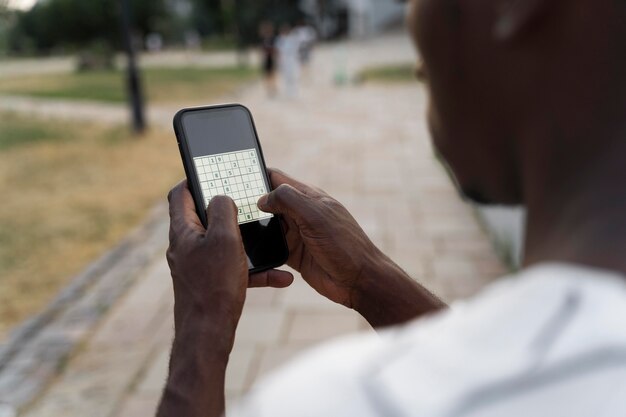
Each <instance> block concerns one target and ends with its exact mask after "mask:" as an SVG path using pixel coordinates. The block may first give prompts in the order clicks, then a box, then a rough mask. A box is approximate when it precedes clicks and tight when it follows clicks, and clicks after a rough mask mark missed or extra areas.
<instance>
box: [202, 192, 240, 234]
mask: <svg viewBox="0 0 626 417" xmlns="http://www.w3.org/2000/svg"><path fill="white" fill-rule="evenodd" d="M206 217H207V231H208V230H209V229H212V230H215V229H220V228H223V229H225V230H228V231H233V232H234V231H235V230H236V231H239V227H238V225H237V206H236V205H235V202H234V201H233V200H232V199H231V198H230V197H228V196H225V195H218V196H215V197H213V198H212V199H211V201H210V202H209V205H208V207H207V209H206Z"/></svg>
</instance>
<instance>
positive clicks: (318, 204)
mask: <svg viewBox="0 0 626 417" xmlns="http://www.w3.org/2000/svg"><path fill="white" fill-rule="evenodd" d="M270 176H271V180H272V184H273V185H274V187H276V189H275V190H274V191H273V192H271V193H270V194H268V195H267V196H265V197H263V198H261V199H260V200H259V208H260V209H261V210H263V211H266V212H270V213H275V214H281V215H282V216H283V219H284V224H285V228H286V231H287V242H288V244H289V251H290V256H289V261H288V264H289V266H291V267H292V268H294V269H296V270H297V271H299V272H300V273H301V274H302V277H303V278H304V279H305V280H306V281H307V282H308V283H309V285H311V286H312V287H313V288H314V289H315V290H316V291H317V292H319V293H320V294H322V295H323V296H325V297H327V298H328V299H330V300H332V301H335V302H337V303H340V304H343V305H345V306H346V307H349V308H353V309H355V310H356V311H358V312H359V313H361V315H363V317H364V318H365V319H366V320H367V321H368V322H369V323H370V324H371V325H372V326H373V327H381V326H387V325H393V324H400V323H404V322H406V321H409V320H411V319H414V318H416V317H419V316H421V315H423V314H427V313H430V312H433V311H437V310H439V309H441V308H444V307H445V304H444V303H443V302H442V301H441V300H439V299H438V298H437V297H435V296H434V295H433V294H432V293H431V292H430V291H428V290H427V289H425V288H424V287H422V286H421V285H419V284H418V283H417V282H415V281H414V280H413V279H412V278H411V277H409V276H408V275H407V274H406V273H405V272H404V271H403V270H402V269H401V268H400V267H399V266H398V265H396V264H395V263H394V262H392V261H391V260H390V259H389V258H388V257H387V256H385V255H384V254H383V253H382V252H381V251H380V250H379V249H378V248H377V247H376V246H375V245H374V244H373V243H372V241H371V240H370V239H369V238H368V237H367V235H366V234H365V232H364V231H363V230H362V229H361V227H360V226H359V225H358V223H357V222H356V220H355V219H354V218H353V217H352V216H351V215H350V213H349V212H348V211H347V210H346V208H345V207H344V206H342V205H341V204H340V203H339V202H337V201H336V200H335V199H333V198H331V197H330V196H329V195H328V194H326V193H325V192H323V191H322V190H319V189H317V188H315V187H311V186H308V185H306V184H303V183H301V182H299V181H297V180H295V179H293V178H291V177H289V176H287V175H286V174H284V173H282V172H280V171H277V170H270ZM390 204H392V203H390Z"/></svg>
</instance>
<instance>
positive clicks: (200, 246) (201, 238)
mask: <svg viewBox="0 0 626 417" xmlns="http://www.w3.org/2000/svg"><path fill="white" fill-rule="evenodd" d="M168 199H169V202H170V218H171V221H170V246H169V249H168V251H167V260H168V263H169V266H170V269H171V272H172V278H173V283H174V302H175V305H174V326H175V338H174V345H173V348H172V357H171V361H170V376H169V379H168V383H167V386H166V389H165V393H164V395H163V399H162V402H161V406H160V408H159V414H158V415H159V416H169V415H172V416H174V415H184V416H187V417H193V416H220V415H222V413H223V411H224V373H225V370H226V364H227V362H228V355H229V354H230V351H231V349H232V346H233V343H234V338H235V330H236V328H237V323H238V322H239V318H240V317H241V312H242V309H243V305H244V301H245V298H246V289H247V288H248V287H262V286H271V287H279V288H280V287H286V286H288V285H290V284H291V282H292V281H293V276H292V275H291V274H290V273H288V272H284V271H277V270H271V271H266V272H262V273H259V274H255V275H252V276H250V277H248V262H247V258H246V254H245V251H244V247H243V242H242V240H241V233H240V231H239V226H238V225H237V215H236V213H237V208H236V206H235V203H234V202H233V201H232V200H231V199H230V198H228V197H225V196H219V197H215V198H214V199H213V200H212V201H211V203H210V204H209V207H208V208H207V218H208V225H207V228H206V229H205V228H204V226H203V225H202V223H201V222H200V219H199V218H198V216H197V214H196V211H195V206H194V203H193V199H192V197H191V194H190V192H189V189H188V188H187V183H186V182H181V183H180V184H178V185H177V186H176V187H175V188H174V189H173V190H172V191H171V192H170V194H169V196H168Z"/></svg>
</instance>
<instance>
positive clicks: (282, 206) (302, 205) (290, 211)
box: [257, 184, 311, 221]
mask: <svg viewBox="0 0 626 417" xmlns="http://www.w3.org/2000/svg"><path fill="white" fill-rule="evenodd" d="M257 205H258V207H259V209H261V210H263V211H264V212H266V213H272V214H284V215H287V216H289V217H291V218H293V219H294V220H296V221H298V220H302V219H303V218H305V217H306V212H307V211H308V210H310V205H311V203H310V201H309V198H308V197H307V196H306V195H305V194H303V193H302V192H300V191H298V190H296V189H295V188H294V187H292V186H291V185H288V184H282V185H280V186H279V187H278V188H276V189H275V190H274V191H272V192H271V193H269V194H266V195H264V196H263V197H261V198H260V199H259V201H258V203H257Z"/></svg>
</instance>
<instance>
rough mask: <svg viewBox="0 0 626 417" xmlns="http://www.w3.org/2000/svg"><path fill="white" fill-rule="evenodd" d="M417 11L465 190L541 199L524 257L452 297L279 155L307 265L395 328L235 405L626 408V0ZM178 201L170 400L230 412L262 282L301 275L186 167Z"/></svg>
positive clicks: (321, 282) (452, 162)
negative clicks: (251, 289)
mask: <svg viewBox="0 0 626 417" xmlns="http://www.w3.org/2000/svg"><path fill="white" fill-rule="evenodd" d="M409 26H410V28H411V33H412V36H413V37H414V39H415V41H416V43H417V46H418V48H419V50H420V53H421V56H422V58H423V60H424V73H425V75H426V77H427V82H428V86H429V93H430V106H429V112H428V119H429V123H430V126H431V132H432V137H433V141H434V144H435V146H436V148H437V149H438V151H439V152H440V153H441V154H442V156H443V157H444V159H445V160H446V161H447V163H448V164H449V166H450V168H451V169H452V171H453V172H454V174H455V176H456V178H457V180H458V184H459V187H460V189H461V191H462V192H463V194H464V195H465V196H467V197H468V198H470V199H473V200H475V201H477V202H480V203H488V204H523V205H525V206H526V208H527V210H528V216H527V230H526V232H527V239H526V246H525V258H524V268H523V269H522V270H521V271H520V272H519V273H517V274H515V275H514V276H512V277H507V278H504V279H502V280H500V282H497V283H495V284H493V285H491V286H489V287H488V288H486V289H485V290H484V291H483V292H482V293H481V294H479V295H478V296H477V297H475V298H473V299H471V300H467V301H465V302H463V303H459V304H458V305H455V306H452V308H446V307H445V306H444V305H443V304H442V303H441V302H440V301H439V300H438V299H437V298H436V297H435V296H434V295H432V294H431V293H430V292H429V291H428V290H427V289H425V288H423V287H422V286H420V285H418V284H417V283H416V281H414V280H412V279H411V278H409V277H408V276H406V274H405V273H404V272H403V271H402V270H401V269H400V268H399V267H398V266H396V265H395V264H394V263H393V261H392V260H390V259H389V258H388V257H386V256H385V255H384V254H383V253H381V252H380V251H379V250H378V249H377V248H376V247H375V246H374V245H373V244H372V243H371V241H370V240H369V239H368V238H367V236H366V235H365V234H364V233H363V231H362V230H361V228H360V227H359V226H358V224H357V223H356V222H355V220H354V219H353V218H352V217H351V216H350V214H349V213H348V212H347V211H346V210H345V208H343V206H341V205H340V204H339V203H338V202H336V201H335V200H333V199H332V198H331V197H329V196H328V195H326V194H325V193H323V192H322V191H320V190H318V189H316V188H314V187H310V186H307V185H304V184H301V183H300V182H298V181H296V180H294V179H293V178H291V177H289V176H288V175H286V174H284V173H282V172H279V171H272V172H271V180H272V183H273V185H274V186H275V187H277V188H276V190H275V191H273V192H272V193H270V194H269V195H268V196H265V197H263V198H261V200H260V201H259V207H260V208H261V209H262V210H264V211H267V212H271V213H275V214H280V215H282V216H283V218H284V220H285V223H286V226H287V239H288V243H289V247H290V250H291V256H290V259H289V262H288V263H289V265H290V266H291V267H293V268H294V269H296V270H298V271H299V272H300V273H301V274H302V276H303V278H304V279H305V280H306V281H307V283H309V284H310V285H311V286H312V287H313V288H315V289H316V290H317V291H318V292H319V293H320V294H321V295H322V296H325V297H327V298H329V299H331V300H333V301H335V302H337V303H341V304H343V305H345V306H346V307H347V308H353V309H355V310H356V311H358V312H359V313H361V314H362V315H363V317H365V318H366V319H367V320H368V321H369V323H370V324H372V326H374V327H375V328H377V329H379V330H380V331H379V334H378V336H373V335H365V336H363V335H362V336H354V337H352V338H350V339H347V340H342V341H338V342H335V343H333V344H331V345H328V346H325V347H322V348H320V349H318V350H315V351H313V352H311V353H309V354H308V355H306V356H305V357H302V358H301V359H299V360H296V361H295V362H294V363H292V364H289V365H288V366H287V367H286V368H285V369H283V370H281V371H279V372H277V373H275V374H274V375H272V376H271V377H270V378H268V379H266V380H265V381H262V382H260V383H259V384H258V385H257V386H256V387H254V388H253V390H252V392H251V393H250V394H249V395H248V396H247V397H246V398H244V400H243V401H242V402H241V403H240V404H238V405H237V406H236V407H235V408H234V410H232V413H231V415H232V416H241V417H248V416H272V417H282V416H290V417H292V416H324V417H329V416H358V417H370V416H385V417H389V416H421V417H433V416H481V417H490V416H507V417H516V416H524V417H527V416H551V417H554V416H568V417H569V416H596V415H599V416H603V417H604V416H606V417H614V416H615V417H617V416H623V415H624V413H626V330H625V329H626V276H625V274H626V117H625V115H626V76H625V75H624V74H626V53H624V51H626V1H624V0H568V1H566V0H525V1H520V0H483V1H460V0H449V1H448V0H446V1H443V0H414V1H413V2H412V3H411V5H410V11H409ZM416 117H419V115H416ZM389 204H393V201H390V202H389ZM170 208H171V216H172V227H171V235H170V238H171V242H170V249H169V252H168V260H169V262H170V267H171V269H172V276H173V280H174V290H175V298H176V300H175V301H176V307H175V325H176V337H175V340H174V345H173V351H172V358H171V364H170V376H169V380H168V383H167V386H166V389H165V392H164V395H163V399H162V403H161V406H160V410H159V414H158V415H159V416H161V417H165V416H184V417H199V416H206V417H209V416H211V417H216V416H219V415H221V414H222V413H223V412H224V393H223V387H224V372H225V369H226V366H227V362H228V355H229V352H230V349H231V348H232V345H233V341H234V334H235V329H236V327H237V322H238V320H239V317H240V314H241V309H242V307H243V304H244V300H245V293H246V288H247V287H248V286H273V287H284V286H287V285H289V284H290V283H291V281H292V279H293V277H292V276H291V275H290V274H288V273H286V272H281V271H270V272H266V273H263V274H261V275H255V276H252V277H248V274H247V270H246V262H245V258H244V252H243V247H242V243H241V237H240V235H239V232H238V227H237V224H236V220H235V207H234V204H233V202H232V201H231V200H229V199H228V198H226V197H216V198H215V199H214V200H213V201H212V202H211V203H210V205H209V207H208V209H207V210H208V216H209V219H210V221H209V226H208V228H207V229H206V230H204V228H203V227H202V226H201V225H200V223H199V221H198V218H197V215H196V214H195V212H194V206H193V202H192V199H191V196H190V194H189V191H188V189H187V188H186V186H185V184H184V183H181V184H179V185H178V186H177V187H176V188H174V189H173V191H172V192H171V194H170ZM398 227H401V225H398ZM208 253H212V254H213V255H211V256H207V254H208ZM417 278H419V277H417ZM418 281H419V279H418ZM393 325H395V327H386V326H393Z"/></svg>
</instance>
